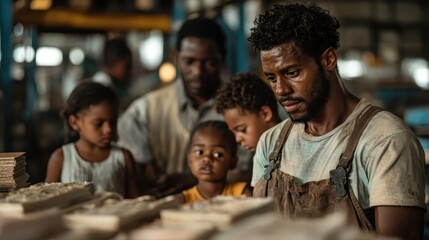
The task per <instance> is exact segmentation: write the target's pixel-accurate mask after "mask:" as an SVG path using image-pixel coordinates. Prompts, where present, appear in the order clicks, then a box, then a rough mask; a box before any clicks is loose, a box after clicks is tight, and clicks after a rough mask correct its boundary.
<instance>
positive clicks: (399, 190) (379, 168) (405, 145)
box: [367, 131, 425, 208]
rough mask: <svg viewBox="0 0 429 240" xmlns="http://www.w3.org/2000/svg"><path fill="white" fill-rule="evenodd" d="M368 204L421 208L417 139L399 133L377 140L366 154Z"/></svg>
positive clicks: (420, 156)
mask: <svg viewBox="0 0 429 240" xmlns="http://www.w3.org/2000/svg"><path fill="white" fill-rule="evenodd" d="M367 167H368V180H369V183H368V191H369V197H370V199H369V205H370V206H371V207H373V206H381V205H392V206H417V207H422V208H425V180H424V174H425V173H424V169H425V162H424V152H423V149H422V147H421V145H420V143H419V142H418V140H417V139H416V138H415V137H414V136H413V135H412V134H411V133H409V132H407V131H402V132H398V133H395V134H393V135H391V136H389V137H386V138H384V139H383V140H381V141H379V142H378V143H377V144H376V145H375V146H374V147H373V148H372V149H371V152H370V154H369V158H368V162H367Z"/></svg>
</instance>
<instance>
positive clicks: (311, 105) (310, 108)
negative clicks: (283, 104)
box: [289, 72, 330, 123]
mask: <svg viewBox="0 0 429 240" xmlns="http://www.w3.org/2000/svg"><path fill="white" fill-rule="evenodd" d="M329 87H330V82H329V80H328V79H327V78H326V75H325V73H324V72H321V73H320V78H319V79H318V80H317V81H315V83H314V84H313V88H312V89H311V92H310V95H309V101H308V104H307V109H306V110H307V112H306V114H305V115H304V116H301V117H299V118H293V117H292V115H289V116H290V119H291V120H292V121H293V122H299V123H306V122H308V121H310V120H311V119H312V118H313V117H314V116H315V115H316V113H317V111H319V110H320V109H321V108H322V106H323V105H325V104H326V102H327V100H328V98H329V95H330V89H329Z"/></svg>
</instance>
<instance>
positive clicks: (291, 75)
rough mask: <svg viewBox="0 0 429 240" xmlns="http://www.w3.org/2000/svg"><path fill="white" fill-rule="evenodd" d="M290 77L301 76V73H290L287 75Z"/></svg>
mask: <svg viewBox="0 0 429 240" xmlns="http://www.w3.org/2000/svg"><path fill="white" fill-rule="evenodd" d="M287 75H288V76H289V77H297V76H298V75H299V71H289V72H288V73H287Z"/></svg>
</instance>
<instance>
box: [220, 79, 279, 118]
mask: <svg viewBox="0 0 429 240" xmlns="http://www.w3.org/2000/svg"><path fill="white" fill-rule="evenodd" d="M263 106H268V107H269V108H271V111H272V112H273V115H274V118H277V119H279V116H278V111H277V109H278V107H277V99H276V97H275V95H274V92H273V91H272V90H271V88H270V87H269V86H268V84H266V83H265V82H264V81H263V80H262V79H261V78H259V77H258V76H257V75H256V74H253V73H241V74H238V75H236V76H234V77H232V78H231V79H230V81H228V82H227V83H226V84H225V86H223V87H222V88H221V89H219V90H218V92H217V95H216V111H217V112H218V113H221V114H223V112H224V111H225V110H228V109H232V108H237V109H238V110H239V111H248V112H251V113H258V112H259V111H260V110H261V108H262V107H263Z"/></svg>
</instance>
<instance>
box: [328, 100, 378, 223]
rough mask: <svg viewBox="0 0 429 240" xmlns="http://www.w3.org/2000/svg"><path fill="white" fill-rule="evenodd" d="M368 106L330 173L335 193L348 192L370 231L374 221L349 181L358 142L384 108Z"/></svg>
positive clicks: (342, 194) (362, 220) (360, 218)
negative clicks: (369, 216)
mask: <svg viewBox="0 0 429 240" xmlns="http://www.w3.org/2000/svg"><path fill="white" fill-rule="evenodd" d="M368 108H369V109H368V110H367V111H365V112H364V113H363V114H362V115H361V116H360V117H359V118H358V119H357V121H356V126H355V128H354V130H353V132H352V134H351V136H350V139H349V141H348V143H347V146H346V149H345V151H344V153H343V154H342V156H341V158H340V161H339V163H338V165H337V168H336V169H334V170H332V171H331V173H330V174H331V183H332V184H333V189H334V193H335V195H336V196H344V195H345V194H346V193H348V195H349V197H350V200H351V202H352V204H353V208H354V209H355V212H356V215H357V217H358V219H359V222H360V224H361V225H362V226H361V227H362V228H363V229H365V230H368V231H374V227H373V225H372V223H371V222H370V221H369V220H368V218H367V217H366V215H365V213H364V211H363V209H362V207H361V205H360V204H359V201H358V199H357V197H356V195H355V194H354V192H353V189H352V187H351V186H350V183H348V176H349V174H350V170H351V169H350V163H351V162H352V159H353V154H354V152H355V150H356V146H357V144H358V143H359V139H360V137H361V136H362V133H363V131H364V130H365V128H366V126H367V125H368V123H369V122H370V121H371V119H372V118H373V117H374V116H375V115H376V114H377V113H379V112H380V111H382V110H383V109H381V108H379V107H375V106H369V107H368ZM346 185H347V187H346ZM346 189H347V190H346Z"/></svg>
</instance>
